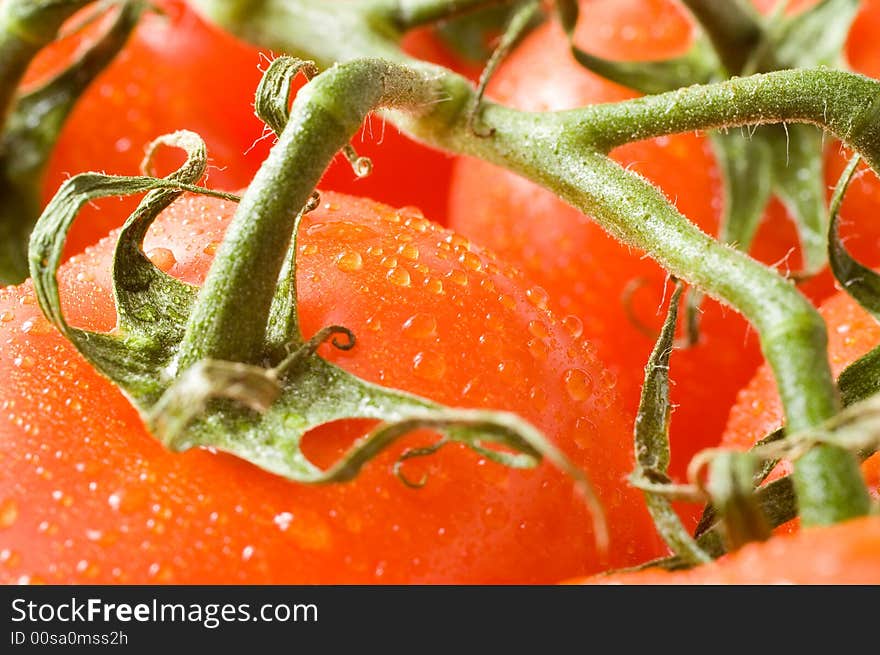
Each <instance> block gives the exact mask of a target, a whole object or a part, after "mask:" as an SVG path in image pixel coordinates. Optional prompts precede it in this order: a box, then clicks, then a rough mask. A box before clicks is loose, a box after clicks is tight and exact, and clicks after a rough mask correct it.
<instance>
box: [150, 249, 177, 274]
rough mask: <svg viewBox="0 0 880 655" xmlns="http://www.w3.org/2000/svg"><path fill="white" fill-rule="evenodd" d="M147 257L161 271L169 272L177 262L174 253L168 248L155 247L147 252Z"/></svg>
mask: <svg viewBox="0 0 880 655" xmlns="http://www.w3.org/2000/svg"><path fill="white" fill-rule="evenodd" d="M147 258H148V259H149V260H150V261H151V262H153V265H154V266H155V267H156V268H158V269H159V270H160V271H164V272H165V273H167V272H168V271H170V270H171V268H172V267H173V266H174V265H175V264H176V263H177V259H176V258H175V257H174V253H173V252H171V251H170V250H169V249H168V248H153V249H152V250H150V251H149V252H148V253H147Z"/></svg>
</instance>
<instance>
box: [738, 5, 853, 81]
mask: <svg viewBox="0 0 880 655" xmlns="http://www.w3.org/2000/svg"><path fill="white" fill-rule="evenodd" d="M860 4H861V3H860V0H822V1H821V2H819V3H817V4H816V5H814V6H813V7H811V8H810V9H808V10H806V11H801V12H798V13H797V14H795V15H794V16H791V17H782V18H780V19H778V20H775V21H772V22H769V23H768V25H767V28H766V29H767V31H768V32H769V34H768V35H767V36H765V43H767V44H768V46H769V47H765V49H764V53H765V55H764V56H765V57H766V58H767V59H764V60H763V61H762V59H763V58H762V57H760V55H759V56H758V57H757V58H755V59H754V60H753V62H754V63H753V64H752V65H751V66H749V68H750V69H751V70H752V71H754V72H767V71H770V70H781V69H784V68H812V67H815V66H829V67H831V68H843V67H844V57H843V47H844V45H845V44H846V39H847V36H848V34H849V30H850V27H851V26H852V23H853V21H854V20H855V17H856V15H857V14H858V11H859V5H860ZM759 48H760V46H759Z"/></svg>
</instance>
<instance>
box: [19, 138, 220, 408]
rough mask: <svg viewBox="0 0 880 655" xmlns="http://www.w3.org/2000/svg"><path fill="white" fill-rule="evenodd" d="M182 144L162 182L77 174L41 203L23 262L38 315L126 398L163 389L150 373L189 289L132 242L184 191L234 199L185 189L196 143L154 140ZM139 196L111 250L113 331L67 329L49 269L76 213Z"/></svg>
mask: <svg viewBox="0 0 880 655" xmlns="http://www.w3.org/2000/svg"><path fill="white" fill-rule="evenodd" d="M160 142H162V143H170V144H173V145H178V146H181V147H183V148H184V149H185V150H186V151H187V159H186V162H185V163H184V164H183V165H182V167H181V169H180V170H178V171H175V172H174V173H172V174H171V175H170V176H168V177H167V178H165V179H157V178H153V177H148V176H141V177H121V176H110V175H104V174H99V173H84V174H81V175H77V176H75V177H73V178H71V179H69V180H68V181H67V182H65V183H64V184H63V185H62V186H61V188H60V189H59V191H58V193H57V194H56V195H55V197H54V198H53V199H52V200H51V201H50V203H49V204H48V205H47V206H46V209H45V210H44V211H43V214H42V216H41V217H40V219H39V220H38V221H37V225H36V226H35V227H34V231H33V233H32V235H31V240H30V248H29V251H30V252H29V260H30V273H31V277H32V278H33V280H34V290H35V293H36V296H37V300H38V302H39V304H40V307H41V308H42V310H43V313H44V314H45V315H46V316H47V318H49V320H50V321H51V322H52V323H53V324H54V325H55V326H56V327H57V328H58V329H59V330H60V331H61V332H62V334H64V335H65V336H66V337H67V338H68V339H69V340H70V341H71V342H73V344H74V345H75V346H76V347H77V349H78V350H80V352H82V353H83V354H84V355H85V356H86V358H87V359H89V361H91V362H92V363H93V364H94V365H95V366H96V367H97V368H98V369H99V370H100V371H101V372H102V373H104V374H105V375H107V376H108V377H110V378H111V379H113V380H114V381H116V382H117V383H118V384H120V386H122V387H123V388H124V389H125V390H126V392H127V393H128V394H129V395H130V396H131V397H133V398H137V399H140V400H143V401H147V402H149V401H150V400H155V399H156V398H157V397H158V395H160V394H161V393H162V391H163V386H162V385H163V382H162V380H161V379H158V378H157V375H156V371H157V370H159V369H161V368H162V367H164V366H167V365H168V364H169V363H170V361H171V358H172V357H173V351H172V347H171V346H172V344H173V343H174V341H175V339H179V336H180V335H181V334H182V333H181V332H180V329H179V325H178V322H179V320H180V317H181V316H186V315H188V314H189V311H190V308H191V306H192V303H193V301H194V299H195V290H194V289H192V287H189V286H188V285H185V284H183V283H182V282H179V281H177V280H175V279H174V278H172V277H170V276H168V275H167V274H165V273H163V272H161V271H160V270H159V269H157V268H156V267H155V266H154V265H153V264H152V263H151V262H150V261H149V259H147V258H146V256H145V255H143V253H142V251H141V250H140V243H141V241H142V240H143V235H144V234H145V233H146V230H147V228H148V227H149V225H150V223H151V222H152V220H153V219H154V218H155V217H156V216H157V215H158V214H159V212H161V211H162V209H164V208H165V207H167V206H168V205H169V204H170V203H171V202H172V201H173V200H174V199H175V198H176V197H177V196H179V195H180V193H182V192H183V191H185V190H189V191H193V192H197V193H208V194H210V195H215V196H218V197H222V198H225V199H235V198H236V196H232V195H230V194H224V193H219V192H211V191H208V190H207V189H203V188H202V187H196V186H193V182H195V181H197V180H198V179H200V178H201V177H202V175H203V174H204V171H205V167H206V166H207V154H206V151H205V148H204V143H203V142H202V141H201V139H200V138H199V137H198V136H197V135H195V134H193V133H191V132H178V133H176V134H174V135H170V136H167V137H163V138H162V139H160ZM144 192H149V193H147V196H146V197H145V198H144V200H143V201H142V202H141V204H140V205H139V206H138V208H137V210H136V211H135V213H134V214H132V216H131V217H130V218H129V220H128V221H126V223H125V225H124V226H123V228H122V235H123V236H122V238H121V239H120V242H119V243H118V244H117V248H116V251H115V253H114V274H115V275H117V276H118V277H117V279H116V286H115V288H114V296H115V298H116V306H117V312H118V314H119V325H118V329H117V330H116V331H115V332H114V333H113V334H100V333H95V332H90V331H87V330H82V329H79V328H75V327H72V326H70V325H69V324H68V323H67V321H66V319H65V318H64V314H63V313H62V311H61V301H60V297H59V290H58V280H57V277H56V271H57V269H58V266H59V265H60V263H61V255H62V252H63V249H64V241H65V237H66V235H67V232H68V230H69V229H70V226H71V225H72V224H73V221H74V219H75V218H76V216H77V214H78V213H79V211H80V209H81V208H82V207H83V205H85V204H86V203H88V202H91V201H92V200H96V199H99V198H107V197H114V196H121V195H129V194H138V193H144Z"/></svg>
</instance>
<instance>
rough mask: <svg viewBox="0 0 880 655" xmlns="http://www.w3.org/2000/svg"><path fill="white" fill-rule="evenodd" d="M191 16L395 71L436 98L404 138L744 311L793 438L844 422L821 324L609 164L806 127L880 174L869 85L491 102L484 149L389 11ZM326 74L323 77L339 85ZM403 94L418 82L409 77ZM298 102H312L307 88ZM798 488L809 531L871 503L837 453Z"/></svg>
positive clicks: (361, 8)
mask: <svg viewBox="0 0 880 655" xmlns="http://www.w3.org/2000/svg"><path fill="white" fill-rule="evenodd" d="M408 4H410V5H411V6H417V5H419V4H420V3H419V2H415V3H408ZM437 4H438V3H436V2H426V3H425V6H427V5H431V6H435V7H436V6H437ZM454 4H455V3H452V4H449V5H448V7H449V9H450V10H451V9H453V8H454V7H453V5H454ZM195 5H196V6H197V7H199V8H200V9H201V10H202V11H203V12H204V13H205V14H206V15H207V16H208V17H209V18H212V19H214V20H216V21H217V22H219V23H220V24H221V25H223V26H224V27H225V28H227V29H229V30H231V31H233V32H235V33H237V34H239V35H240V36H242V37H244V38H247V39H250V40H252V41H255V42H257V43H259V44H261V45H263V46H268V47H273V48H278V49H280V50H283V51H286V52H290V53H294V54H299V55H306V56H308V57H309V58H312V59H314V60H316V62H317V63H318V65H319V66H320V67H322V68H326V67H328V66H331V65H333V64H334V63H337V62H345V61H350V60H360V59H361V58H364V57H371V58H375V57H379V58H384V59H386V60H391V61H395V62H399V64H397V66H396V67H395V68H397V69H398V73H400V74H401V75H403V74H404V73H403V71H404V70H406V71H409V74H414V75H415V76H416V77H418V76H421V77H422V78H423V79H422V82H423V83H426V84H427V83H430V85H432V88H433V89H434V90H435V93H438V94H439V97H443V98H444V102H440V103H434V104H431V105H425V106H424V107H422V111H419V112H416V113H412V112H408V113H407V112H401V111H389V112H388V113H387V115H388V117H389V118H390V119H391V120H392V121H393V122H394V123H395V124H396V125H398V126H399V127H400V128H401V129H403V130H404V131H406V132H408V133H409V134H411V135H413V136H415V137H416V138H418V139H421V140H423V141H425V142H427V143H430V144H432V145H434V146H436V147H440V148H443V149H446V150H449V151H452V152H458V153H464V154H468V155H471V156H475V157H480V158H482V159H485V160H487V161H490V162H492V163H495V164H498V165H500V166H503V167H506V168H508V169H510V170H512V171H514V172H516V173H518V174H520V175H522V176H524V177H526V178H528V179H530V180H532V181H535V182H537V183H539V184H541V185H542V186H545V187H547V188H549V189H551V190H552V191H554V192H555V193H556V194H557V195H559V196H560V197H562V198H563V199H564V200H566V201H567V202H569V203H570V204H571V205H573V206H575V207H576V208H578V209H580V210H582V211H583V212H585V213H587V214H589V215H590V216H592V217H593V218H594V219H595V220H597V221H598V222H599V223H600V224H601V225H602V226H603V227H605V229H606V230H608V231H609V232H610V233H612V234H613V235H614V236H616V237H617V238H618V239H620V240H622V241H624V242H626V243H629V244H631V245H633V246H636V247H638V248H641V249H643V250H645V251H647V252H648V253H649V254H650V255H651V256H652V257H654V258H655V259H656V260H657V261H658V262H659V263H660V264H661V265H662V266H663V267H664V268H666V269H667V270H668V271H669V272H670V273H671V274H672V275H674V276H676V277H679V278H681V279H683V280H685V281H687V282H689V283H690V284H692V285H693V286H695V287H697V288H699V289H700V290H702V291H703V292H705V293H707V294H708V295H710V296H713V297H715V298H716V299H719V300H721V301H722V302H725V303H727V304H729V305H731V306H733V307H734V308H736V309H737V310H738V311H740V312H741V313H742V314H743V315H744V316H746V318H748V319H749V320H750V321H751V322H752V324H753V325H754V326H755V327H756V329H757V331H758V333H759V335H760V337H761V345H762V349H763V351H764V355H765V357H766V359H767V361H768V362H769V363H770V365H771V366H772V368H773V371H774V373H775V375H776V379H777V383H778V385H779V390H780V396H781V398H782V402H783V407H784V409H785V415H786V421H787V425H788V427H789V429H790V430H792V431H798V430H803V429H807V428H810V427H812V426H815V425H818V424H820V423H822V422H824V421H826V420H828V419H829V418H831V417H832V416H834V415H835V414H836V413H837V412H838V411H839V409H840V407H841V405H840V400H839V398H838V395H837V390H836V386H835V383H834V380H833V379H832V376H831V371H830V367H829V365H828V360H827V355H826V342H827V337H826V333H825V326H824V323H823V321H822V320H821V318H820V317H819V315H818V313H817V312H816V311H815V310H814V309H813V308H812V306H811V305H810V304H809V303H808V302H807V301H806V300H805V299H804V298H803V297H802V296H801V295H800V294H799V293H798V292H797V291H796V290H795V289H794V287H793V286H792V285H791V284H790V283H789V282H787V281H785V280H784V279H782V278H781V277H779V276H778V275H777V274H776V273H775V272H773V271H772V270H770V269H768V268H767V267H764V266H762V265H760V264H758V263H756V262H755V261H753V260H751V259H750V258H748V257H746V256H745V255H743V254H742V253H740V252H738V251H736V250H733V249H731V248H727V247H725V246H723V245H721V244H719V243H717V242H716V241H715V240H714V239H712V238H710V237H709V236H708V235H706V234H704V233H702V232H701V231H699V230H698V229H697V228H696V227H695V226H694V225H693V224H692V223H690V222H689V221H688V220H687V219H686V218H685V217H684V216H682V215H681V214H680V213H679V212H678V211H677V210H676V209H675V208H674V207H672V205H671V204H670V203H669V202H668V200H667V199H666V198H665V197H664V196H663V194H662V193H661V192H660V191H659V190H658V189H656V188H655V187H653V186H652V185H650V184H649V183H648V182H647V181H645V180H644V179H643V178H641V177H639V176H638V175H636V174H634V173H632V172H630V171H626V170H624V169H623V168H621V167H620V166H618V165H617V164H616V163H614V162H613V161H611V160H610V159H609V158H608V157H607V156H606V153H607V152H608V151H609V150H610V149H611V148H613V147H615V146H617V145H621V144H624V143H629V142H632V141H637V140H641V139H646V138H650V137H655V136H661V135H665V134H672V133H677V132H684V131H691V130H706V129H714V128H732V127H740V126H749V125H764V124H770V123H789V122H791V123H810V124H814V125H818V126H820V127H822V128H823V129H825V130H826V131H828V132H830V133H832V134H834V135H835V136H838V137H839V138H841V139H842V140H843V141H845V142H846V143H847V144H848V145H850V146H851V147H853V148H854V149H855V150H856V151H858V152H860V153H861V154H862V156H863V157H864V158H865V160H866V161H867V162H868V163H869V165H871V167H872V168H874V169H875V170H880V121H877V120H876V118H877V113H878V111H880V85H878V83H877V82H875V81H873V80H870V79H867V78H864V77H861V76H858V75H854V74H851V73H846V72H841V71H833V70H827V69H809V70H786V71H779V72H771V73H767V74H763V75H755V76H752V77H748V78H739V79H733V80H730V81H726V82H720V83H715V84H709V85H703V86H693V87H689V88H684V89H680V90H676V91H672V92H668V93H664V94H660V95H655V96H648V97H645V98H641V99H638V100H633V101H627V102H622V103H616V104H608V105H598V106H591V107H585V108H582V109H577V110H572V111H568V112H558V113H549V114H530V113H526V112H520V111H516V110H513V109H510V108H506V107H502V106H499V105H497V104H493V103H491V102H488V101H486V102H483V103H482V105H481V107H482V110H481V112H480V114H479V118H480V121H481V123H482V124H483V125H485V126H486V127H487V128H489V129H491V130H493V135H492V137H491V138H479V137H475V136H474V135H473V134H472V132H471V131H470V130H469V129H468V118H467V108H468V107H469V106H470V105H471V103H472V102H473V95H474V89H473V88H472V86H471V85H470V84H469V83H468V82H467V81H466V80H464V79H462V78H461V77H460V76H458V75H455V74H454V73H452V72H450V71H448V70H446V69H443V68H440V67H436V66H426V65H425V64H422V63H418V62H413V61H412V60H409V59H408V58H407V57H406V56H405V55H404V54H402V52H401V51H400V49H399V48H398V47H397V41H398V40H399V37H400V36H401V32H402V28H401V25H400V22H399V21H397V20H396V19H395V16H396V15H397V14H396V13H395V11H396V10H397V8H398V3H396V2H390V1H388V2H366V3H360V4H354V5H346V9H345V11H342V10H341V9H340V8H339V6H338V5H336V4H331V3H323V2H317V1H315V0H300V1H297V2H280V1H277V0H266V1H264V2H259V3H253V2H242V1H240V0H239V1H235V0H232V1H230V0H223V1H222V2H220V1H219V0H196V2H195ZM343 14H344V15H343ZM386 65H389V66H390V64H386ZM357 66H360V67H361V68H360V70H361V71H362V73H363V78H362V79H360V80H358V81H356V82H354V81H352V85H353V88H352V92H353V93H355V95H354V100H353V101H351V102H352V105H353V106H359V105H358V96H357V93H361V92H362V91H361V90H362V89H368V90H369V89H373V88H374V86H375V84H376V83H377V82H376V80H377V76H380V75H383V74H387V69H383V71H385V72H382V73H380V72H378V71H376V70H374V69H373V68H371V67H375V66H376V64H375V63H373V64H368V63H366V62H362V63H359V64H357ZM334 70H335V69H333V70H331V71H329V73H330V74H331V76H335V75H337V73H335V72H334ZM320 79H321V76H319V77H318V78H316V80H315V82H317V81H318V80H320ZM313 84H314V82H313ZM411 84H413V85H414V86H418V85H419V82H418V81H417V80H416V79H415V78H412V79H411ZM304 92H305V93H306V94H307V96H308V95H310V94H311V93H312V92H311V91H310V90H309V89H308V87H306V89H304ZM435 97H437V96H435ZM346 100H348V99H346ZM346 104H347V103H346ZM329 133H330V134H333V130H332V129H331V130H330V131H329ZM306 138H308V136H307V135H306ZM209 350H210V348H205V349H203V350H199V352H203V351H204V352H207V351H209ZM795 486H796V487H797V491H798V497H799V500H800V505H801V513H802V516H803V518H804V522H805V523H810V522H818V523H824V522H831V521H835V520H840V519H843V518H848V517H850V516H852V515H853V514H854V513H859V512H861V510H860V508H861V507H863V506H864V504H865V502H866V499H867V492H866V490H865V489H864V485H863V483H862V482H861V478H860V475H859V472H858V468H857V464H856V461H855V459H854V458H853V457H852V456H851V455H850V453H848V452H846V451H845V450H843V449H840V448H838V447H836V446H832V445H822V446H818V447H816V448H814V449H813V450H812V451H810V453H808V454H807V455H805V456H804V457H802V458H801V459H800V460H799V462H798V467H797V469H796V473H795ZM843 499H852V500H847V501H844V500H843ZM863 501H864V502H863Z"/></svg>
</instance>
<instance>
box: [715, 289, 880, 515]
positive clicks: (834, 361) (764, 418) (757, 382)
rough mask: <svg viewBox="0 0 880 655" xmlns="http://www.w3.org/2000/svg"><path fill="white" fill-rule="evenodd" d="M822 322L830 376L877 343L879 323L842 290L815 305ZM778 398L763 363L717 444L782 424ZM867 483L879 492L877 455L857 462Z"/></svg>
mask: <svg viewBox="0 0 880 655" xmlns="http://www.w3.org/2000/svg"><path fill="white" fill-rule="evenodd" d="M819 312H820V313H821V314H822V317H823V318H824V319H825V322H826V323H827V325H828V356H829V359H830V362H831V370H832V372H833V373H834V375H835V376H837V375H840V373H841V372H842V371H843V369H845V368H846V367H847V366H849V365H850V364H852V363H853V362H854V361H855V360H856V359H858V358H859V357H861V356H862V355H865V354H866V353H868V352H869V351H870V350H872V349H873V348H875V347H876V346H877V345H878V344H880V325H878V324H877V322H876V321H875V320H874V319H873V318H872V317H871V316H870V315H869V314H868V313H867V312H866V311H865V310H864V309H862V308H861V307H860V306H859V304H858V303H857V302H856V301H855V300H853V299H852V297H850V296H849V295H848V294H847V293H845V292H839V293H838V294H837V295H835V296H833V297H832V298H829V299H828V300H827V301H825V302H824V303H823V304H822V306H821V307H820V308H819ZM782 419H783V415H782V403H781V401H780V400H779V394H778V392H777V390H776V383H775V382H774V379H773V374H772V372H771V370H770V367H769V366H767V365H766V364H764V365H763V366H761V368H759V369H758V371H757V373H755V376H754V377H753V378H752V379H751V381H750V382H749V383H748V385H746V386H745V387H744V388H743V389H742V390H741V391H740V393H739V395H738V396H737V399H736V404H735V405H734V406H733V408H732V409H731V410H730V418H729V420H728V422H727V428H726V429H725V431H724V435H723V437H722V441H721V445H722V446H724V447H728V448H737V449H742V450H745V449H748V448H750V447H751V446H752V445H754V443H755V442H756V441H758V440H760V439H762V438H763V437H765V436H766V435H768V434H770V433H771V432H773V431H774V430H776V429H777V428H778V427H780V425H782ZM791 470H792V466H791V463H790V462H782V463H780V465H779V466H777V467H776V469H775V470H774V471H773V473H772V474H771V475H770V478H769V479H771V480H772V479H775V478H777V477H779V476H781V475H785V474H788V473H791ZM862 472H863V473H864V475H865V478H866V482H867V483H868V486H869V489H870V490H871V491H872V492H873V494H874V495H875V496H877V495H878V494H880V455H876V454H875V455H874V456H872V457H870V458H869V459H868V460H866V461H865V463H864V464H863V465H862ZM782 529H784V530H787V531H793V530H796V529H797V522H794V521H793V522H790V523H787V524H786V525H785V526H784V528H782Z"/></svg>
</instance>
